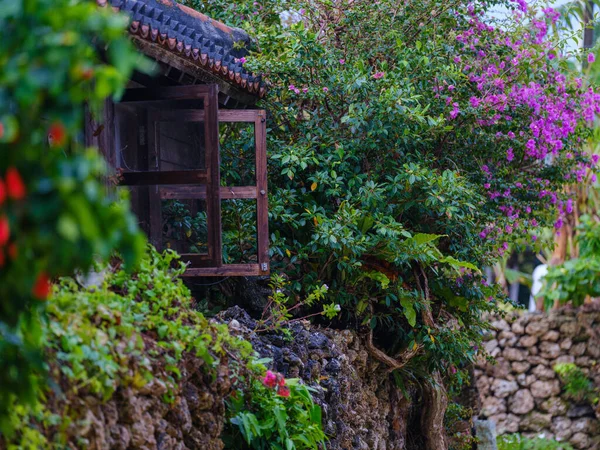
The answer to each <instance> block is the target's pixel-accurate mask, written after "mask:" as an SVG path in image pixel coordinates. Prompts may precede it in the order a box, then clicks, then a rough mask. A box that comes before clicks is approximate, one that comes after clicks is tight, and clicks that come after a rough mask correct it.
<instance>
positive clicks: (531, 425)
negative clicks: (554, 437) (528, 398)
mask: <svg viewBox="0 0 600 450" xmlns="http://www.w3.org/2000/svg"><path fill="white" fill-rule="evenodd" d="M551 425H552V415H550V414H542V413H540V412H537V411H533V412H531V413H529V414H527V415H526V416H525V417H523V419H522V420H521V429H523V430H525V431H536V432H539V431H542V430H544V429H547V428H550V426H551Z"/></svg>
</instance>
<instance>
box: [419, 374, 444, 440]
mask: <svg viewBox="0 0 600 450" xmlns="http://www.w3.org/2000/svg"><path fill="white" fill-rule="evenodd" d="M447 407H448V395H447V393H446V388H445V387H444V384H443V382H442V377H441V376H440V374H439V372H438V371H435V372H434V373H433V375H432V380H431V381H426V382H424V383H423V405H422V411H423V412H422V415H421V431H422V433H423V437H424V438H425V448H424V450H447V449H448V439H447V438H446V432H445V430H444V415H445V414H446V408H447Z"/></svg>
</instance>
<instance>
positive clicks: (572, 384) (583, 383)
mask: <svg viewBox="0 0 600 450" xmlns="http://www.w3.org/2000/svg"><path fill="white" fill-rule="evenodd" d="M554 371H555V372H556V373H557V374H558V375H559V377H560V380H561V381H562V383H563V389H564V393H565V396H566V397H567V398H569V399H571V400H573V401H575V402H589V403H591V404H596V403H598V401H599V400H600V391H599V390H598V389H597V388H595V387H594V383H593V382H592V380H590V379H589V378H588V377H587V376H586V375H585V374H584V373H583V371H582V370H581V369H580V368H579V367H577V365H575V364H573V363H562V364H556V365H555V366H554Z"/></svg>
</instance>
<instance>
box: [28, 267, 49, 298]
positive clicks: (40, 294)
mask: <svg viewBox="0 0 600 450" xmlns="http://www.w3.org/2000/svg"><path fill="white" fill-rule="evenodd" d="M50 288H51V286H50V278H49V277H48V274H47V273H46V272H41V273H40V274H39V275H38V276H37V278H36V280H35V283H34V285H33V288H32V290H31V293H32V294H33V296H34V297H35V298H37V299H38V300H46V299H47V298H48V296H49V295H50Z"/></svg>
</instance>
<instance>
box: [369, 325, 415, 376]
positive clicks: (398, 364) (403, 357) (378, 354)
mask: <svg viewBox="0 0 600 450" xmlns="http://www.w3.org/2000/svg"><path fill="white" fill-rule="evenodd" d="M365 346H366V348H367V351H368V352H369V355H370V356H372V357H373V358H375V359H376V360H377V361H379V362H382V363H383V364H385V365H386V366H388V372H392V371H394V370H396V369H401V368H402V367H404V366H405V365H406V364H407V363H408V362H409V361H410V360H411V359H412V358H413V356H415V355H416V354H418V353H419V352H420V351H421V349H422V348H423V346H422V345H415V346H414V347H413V348H410V349H409V348H407V349H405V350H403V351H401V352H400V353H398V354H397V355H396V356H394V357H393V358H392V357H391V356H389V355H387V354H386V353H385V352H383V351H381V350H379V349H378V348H377V347H375V345H374V344H373V330H371V329H370V330H369V334H367V340H366V343H365Z"/></svg>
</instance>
